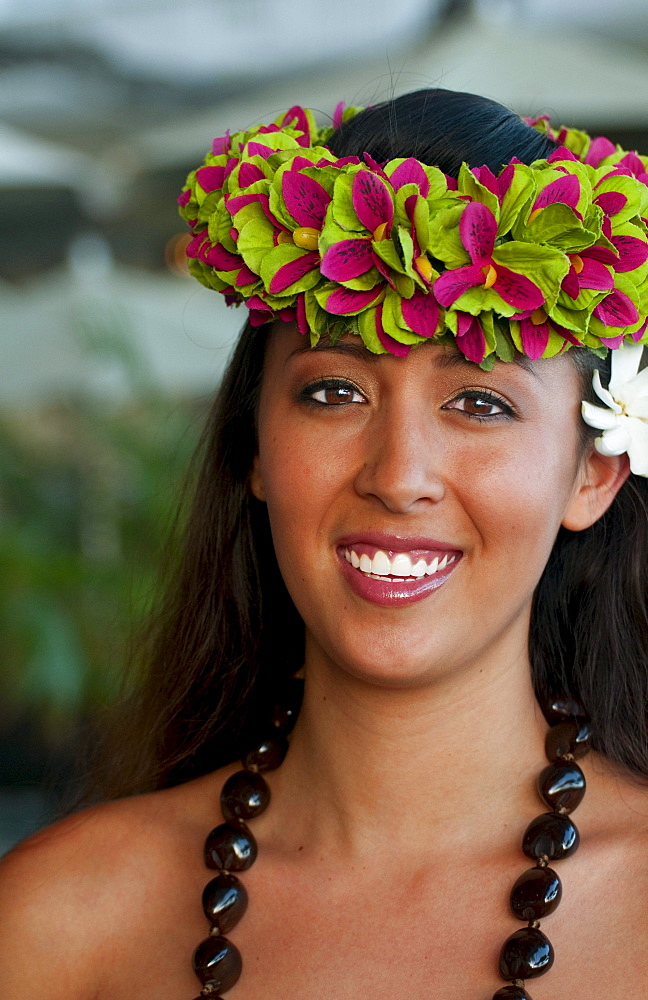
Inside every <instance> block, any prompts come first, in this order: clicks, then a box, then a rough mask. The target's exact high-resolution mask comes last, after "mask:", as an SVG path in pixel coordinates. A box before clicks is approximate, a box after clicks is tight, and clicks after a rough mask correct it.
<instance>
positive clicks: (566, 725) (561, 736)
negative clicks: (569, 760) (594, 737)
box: [545, 719, 592, 760]
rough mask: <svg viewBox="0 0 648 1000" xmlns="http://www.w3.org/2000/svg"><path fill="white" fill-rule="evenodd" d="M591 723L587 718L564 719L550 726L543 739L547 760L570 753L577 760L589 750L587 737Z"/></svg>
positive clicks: (556, 758)
mask: <svg viewBox="0 0 648 1000" xmlns="http://www.w3.org/2000/svg"><path fill="white" fill-rule="evenodd" d="M591 734H592V725H591V723H590V722H589V720H587V719H565V720H564V721H563V722H559V723H558V725H557V726H552V727H551V729H550V730H549V732H548V733H547V736H546V739H545V751H546V753H547V757H548V759H549V760H558V758H559V757H564V756H565V754H568V753H570V754H571V755H572V757H573V758H574V759H575V760H579V759H580V758H581V757H584V756H585V754H586V753H588V752H589V742H588V741H589V738H590V736H591Z"/></svg>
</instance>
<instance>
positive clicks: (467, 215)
mask: <svg viewBox="0 0 648 1000" xmlns="http://www.w3.org/2000/svg"><path fill="white" fill-rule="evenodd" d="M459 235H460V237H461V242H462V243H463V245H464V247H465V249H466V251H467V252H468V254H469V256H470V260H471V262H472V263H470V264H468V265H466V266H465V267H456V268H453V269H452V270H450V271H444V272H443V274H441V275H440V277H438V278H437V280H436V283H435V286H434V291H435V294H436V297H437V299H438V301H439V302H440V303H441V305H442V306H451V305H452V304H453V303H454V302H456V301H457V299H458V298H460V296H462V295H463V294H464V292H467V291H469V290H470V289H471V288H475V287H476V286H478V285H483V286H484V287H486V288H492V289H493V291H495V292H497V294H498V295H499V296H500V297H501V298H502V299H503V300H504V301H505V302H506V303H508V305H511V306H514V307H515V309H517V310H518V311H520V312H521V311H524V310H526V309H537V308H539V307H540V306H541V305H542V304H543V303H544V295H543V293H542V291H541V289H540V288H538V286H537V285H535V284H534V283H533V282H532V281H531V280H530V279H529V278H527V277H525V276H524V275H523V274H517V273H516V272H515V271H512V270H510V268H508V267H504V265H502V264H500V263H498V261H497V257H496V253H497V252H496V250H495V239H496V237H497V220H496V218H495V216H494V215H493V213H492V212H491V210H490V209H489V208H487V207H486V205H482V204H481V203H480V202H477V201H474V202H471V203H470V204H469V205H467V206H466V208H465V210H464V212H463V214H462V216H461V219H460V220H459Z"/></svg>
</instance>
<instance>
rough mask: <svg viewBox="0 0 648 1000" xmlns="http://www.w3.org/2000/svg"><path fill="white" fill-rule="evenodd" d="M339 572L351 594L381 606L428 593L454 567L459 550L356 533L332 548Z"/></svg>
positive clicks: (429, 542)
mask: <svg viewBox="0 0 648 1000" xmlns="http://www.w3.org/2000/svg"><path fill="white" fill-rule="evenodd" d="M336 551H337V554H338V558H339V560H340V569H341V572H342V574H343V577H344V579H345V580H346V581H347V582H348V584H349V586H350V587H351V589H352V590H353V592H354V593H355V594H357V595H358V596H359V597H363V598H364V599H365V600H367V601H372V602H373V603H375V604H382V605H385V606H394V605H398V604H412V603H414V602H416V601H421V600H423V599H424V598H425V597H427V596H428V595H429V594H432V593H433V592H434V591H435V590H437V589H438V588H439V587H440V586H441V585H442V584H443V583H445V581H446V580H447V579H448V577H449V576H450V574H451V573H452V572H453V571H454V570H455V569H456V568H457V565H458V563H459V560H460V559H461V555H462V553H461V550H460V549H457V548H454V547H452V546H449V545H445V544H444V543H443V542H437V541H435V540H434V539H425V538H411V539H407V538H399V537H395V536H389V535H380V534H379V533H377V532H373V533H367V534H357V535H355V536H350V537H349V538H347V539H343V540H342V541H340V542H339V543H338V545H337V546H336Z"/></svg>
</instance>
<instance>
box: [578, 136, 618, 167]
mask: <svg viewBox="0 0 648 1000" xmlns="http://www.w3.org/2000/svg"><path fill="white" fill-rule="evenodd" d="M615 153H616V146H615V145H614V143H613V142H611V141H610V140H609V139H606V138H605V136H603V135H601V136H599V137H598V139H592V141H591V143H590V148H589V149H588V150H587V156H586V157H585V163H588V164H589V165H590V167H598V165H599V163H600V162H601V160H604V159H605V158H606V156H614V154H615Z"/></svg>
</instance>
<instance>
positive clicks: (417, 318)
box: [401, 292, 439, 337]
mask: <svg viewBox="0 0 648 1000" xmlns="http://www.w3.org/2000/svg"><path fill="white" fill-rule="evenodd" d="M401 312H402V314H403V319H404V320H405V322H406V323H407V325H408V326H409V328H410V330H412V331H413V333H418V334H419V335H420V336H421V337H433V336H434V334H435V333H436V331H437V327H438V325H439V307H438V305H437V303H436V300H435V298H434V296H433V295H432V294H431V293H428V294H426V293H425V292H415V293H414V295H413V296H412V297H411V299H402V301H401Z"/></svg>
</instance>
